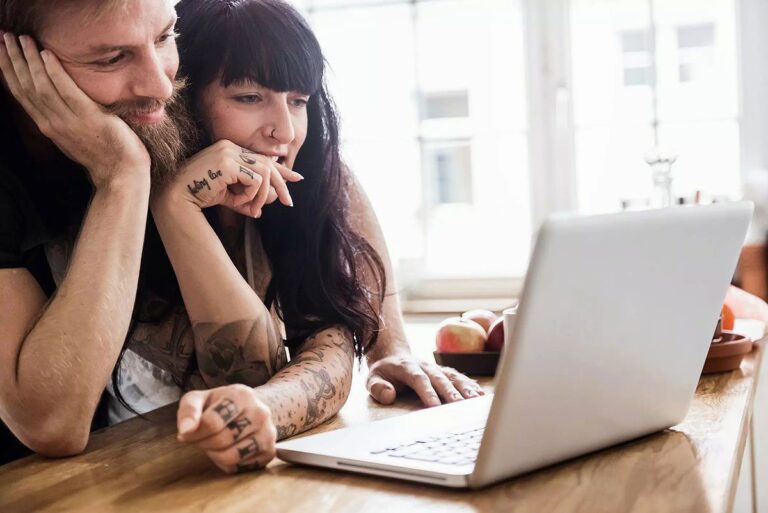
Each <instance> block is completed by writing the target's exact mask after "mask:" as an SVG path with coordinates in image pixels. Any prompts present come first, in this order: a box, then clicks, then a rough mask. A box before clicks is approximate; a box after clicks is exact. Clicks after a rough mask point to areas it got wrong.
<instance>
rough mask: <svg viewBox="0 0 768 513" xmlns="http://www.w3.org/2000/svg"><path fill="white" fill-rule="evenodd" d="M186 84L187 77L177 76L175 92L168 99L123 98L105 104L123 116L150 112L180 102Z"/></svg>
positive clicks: (174, 83) (111, 111)
mask: <svg viewBox="0 0 768 513" xmlns="http://www.w3.org/2000/svg"><path fill="white" fill-rule="evenodd" d="M186 86H187V81H186V79H184V78H176V79H174V80H173V93H172V94H171V96H170V98H168V99H165V100H161V99H159V98H136V99H132V100H123V101H118V102H115V103H111V104H109V105H105V106H104V108H105V109H106V111H107V112H109V113H110V114H114V115H116V116H119V117H121V118H126V117H130V116H135V115H140V114H148V113H150V112H155V111H156V110H158V109H160V108H162V107H166V106H168V105H172V104H174V103H176V102H178V101H179V96H180V95H181V92H182V91H183V90H184V88H185V87H186Z"/></svg>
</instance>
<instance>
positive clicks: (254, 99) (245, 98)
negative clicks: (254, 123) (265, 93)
mask: <svg viewBox="0 0 768 513" xmlns="http://www.w3.org/2000/svg"><path fill="white" fill-rule="evenodd" d="M235 101H238V102H240V103H258V102H259V101H261V97H260V96H259V95H257V94H245V95H242V96H235Z"/></svg>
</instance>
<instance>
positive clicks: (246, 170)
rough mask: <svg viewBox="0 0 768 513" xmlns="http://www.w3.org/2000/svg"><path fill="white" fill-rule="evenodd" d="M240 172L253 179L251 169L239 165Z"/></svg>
mask: <svg viewBox="0 0 768 513" xmlns="http://www.w3.org/2000/svg"><path fill="white" fill-rule="evenodd" d="M240 172H241V173H243V174H246V175H248V176H249V177H250V178H251V180H253V171H251V170H250V169H246V168H244V167H243V166H240Z"/></svg>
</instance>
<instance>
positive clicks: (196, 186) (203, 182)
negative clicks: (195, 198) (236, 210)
mask: <svg viewBox="0 0 768 513" xmlns="http://www.w3.org/2000/svg"><path fill="white" fill-rule="evenodd" d="M192 183H193V184H194V187H193V186H191V185H187V188H188V189H189V192H191V193H192V194H197V193H198V192H200V191H202V190H203V188H205V187H207V188H208V190H209V191H210V190H211V186H210V185H209V184H208V180H206V179H205V178H203V179H202V180H200V181H198V180H192Z"/></svg>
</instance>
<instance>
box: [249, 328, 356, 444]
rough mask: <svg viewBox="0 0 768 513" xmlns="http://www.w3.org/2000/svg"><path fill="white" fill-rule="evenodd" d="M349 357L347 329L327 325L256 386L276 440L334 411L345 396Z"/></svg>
mask: <svg viewBox="0 0 768 513" xmlns="http://www.w3.org/2000/svg"><path fill="white" fill-rule="evenodd" d="M353 360H354V351H353V346H352V336H351V334H350V333H349V331H348V330H347V329H343V328H335V327H334V328H329V329H326V330H323V331H320V332H318V333H316V334H315V335H313V336H311V337H309V338H308V339H307V341H306V342H305V343H304V344H303V345H302V347H301V348H300V352H299V353H298V354H297V355H296V356H295V357H294V358H293V359H292V360H291V361H290V363H289V364H288V365H286V366H285V367H284V368H283V370H281V371H280V372H279V373H277V374H276V375H275V376H274V377H273V378H272V379H271V380H270V381H269V383H267V384H266V385H264V386H261V387H258V388H256V393H257V395H258V396H259V398H260V399H261V400H262V401H264V402H265V403H266V404H267V406H269V408H270V410H271V411H272V420H273V422H274V423H275V427H276V429H277V438H278V439H279V440H282V439H284V438H287V437H289V436H293V435H295V434H298V433H301V432H302V431H306V430H307V429H310V428H312V427H314V426H317V425H319V424H320V423H322V422H324V421H326V420H328V419H329V418H331V417H332V416H333V415H335V414H336V413H338V411H339V410H340V409H341V407H342V406H343V405H344V402H345V401H346V400H347V396H348V395H349V390H350V386H351V383H352V362H353Z"/></svg>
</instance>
